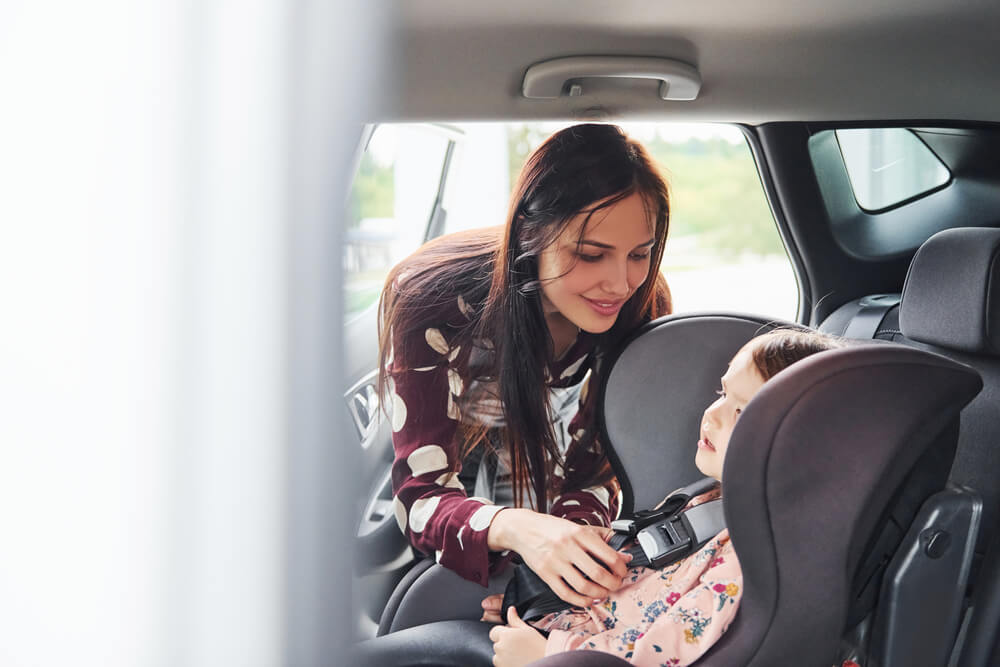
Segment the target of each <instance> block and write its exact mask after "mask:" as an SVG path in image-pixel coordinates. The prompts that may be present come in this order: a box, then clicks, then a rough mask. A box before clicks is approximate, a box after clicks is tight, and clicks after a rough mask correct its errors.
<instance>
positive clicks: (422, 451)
mask: <svg viewBox="0 0 1000 667" xmlns="http://www.w3.org/2000/svg"><path fill="white" fill-rule="evenodd" d="M406 463H407V465H409V466H410V470H411V472H412V474H413V476H414V477H418V476H420V475H426V474H427V473H429V472H437V471H438V470H444V469H445V468H447V467H448V455H447V454H445V453H444V450H443V449H441V447H440V445H424V446H423V447H420V448H418V449H415V450H413V452H412V453H411V454H410V455H409V456H407V457H406Z"/></svg>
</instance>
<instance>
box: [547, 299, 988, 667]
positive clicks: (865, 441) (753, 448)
mask: <svg viewBox="0 0 1000 667" xmlns="http://www.w3.org/2000/svg"><path fill="white" fill-rule="evenodd" d="M762 325H766V322H765V321H764V320H760V319H756V318H752V317H748V316H731V315H722V316H684V317H671V318H665V319H664V320H660V321H658V322H656V323H653V324H652V325H651V326H650V327H649V328H647V330H646V331H644V332H643V333H642V335H641V336H640V337H639V338H637V339H636V340H635V341H633V342H632V343H631V344H630V345H629V346H627V347H626V349H625V350H624V351H623V352H622V354H621V356H620V358H619V359H618V360H617V361H616V363H615V366H614V369H613V371H612V373H611V375H610V376H609V379H608V384H607V387H606V389H605V394H604V396H603V397H602V398H603V409H604V411H605V435H606V437H607V442H608V443H610V449H611V450H612V451H611V452H610V453H609V455H611V456H612V459H613V461H614V463H615V465H616V468H617V469H618V471H619V478H620V479H622V478H625V479H629V480H631V482H632V483H631V485H630V486H631V487H632V488H633V489H636V490H635V491H634V496H635V499H636V500H635V506H636V507H642V506H648V505H650V504H651V503H650V502H649V500H648V498H655V500H659V496H662V494H663V493H664V491H667V490H670V489H671V488H673V487H676V486H680V485H681V483H678V481H679V480H682V479H691V477H692V473H691V472H690V469H688V468H687V467H686V466H688V465H693V464H690V463H689V462H691V461H692V459H693V457H694V453H695V447H694V440H695V437H696V434H697V432H698V420H699V419H700V415H701V411H702V410H703V409H704V407H705V406H706V405H707V404H708V403H709V402H711V400H712V399H713V396H712V391H713V390H714V389H715V388H717V383H718V377H719V376H720V375H721V374H722V373H723V372H724V370H725V366H726V363H727V362H728V360H729V358H730V357H731V356H732V354H733V353H735V351H736V350H737V349H738V348H739V347H740V346H741V345H742V344H743V343H744V342H746V340H748V339H749V338H750V337H752V336H753V335H755V334H757V333H758V332H760V331H762V330H766V329H767V328H768V327H767V326H763V328H762ZM653 359H656V360H657V361H656V362H655V363H653V362H652V361H651V360H653ZM713 366H714V372H713V370H712V368H713ZM618 372H621V376H620V377H616V373H618ZM633 373H638V374H639V377H640V378H641V380H640V381H637V382H632V383H630V382H627V381H626V380H627V378H628V377H629V376H630V375H631V374H633ZM678 378H680V379H681V381H678ZM672 384H673V385H677V386H675V387H671V385H672ZM980 386H981V383H980V380H979V378H978V376H977V375H976V374H975V372H974V371H972V370H971V369H968V368H966V367H964V366H960V365H958V364H955V363H953V362H951V361H950V360H948V359H946V358H943V357H939V356H937V355H932V354H927V353H924V352H920V351H918V350H914V349H910V348H906V347H902V346H897V345H885V344H878V345H874V344H873V345H863V346H862V345H859V346H857V347H851V348H846V349H842V350H835V351H830V352H826V353H822V354H819V355H815V356H814V357H812V358H810V359H807V360H805V361H803V362H802V363H800V364H797V365H796V366H795V367H794V368H792V369H789V370H788V371H785V372H784V373H782V374H780V375H779V376H778V377H776V378H775V379H774V380H773V381H772V382H770V383H768V384H767V385H765V387H764V389H763V390H762V391H761V392H760V394H759V395H758V396H757V397H756V398H755V399H754V400H753V401H752V402H751V403H750V405H748V406H747V409H746V410H745V411H744V413H743V415H742V417H741V418H740V422H739V424H738V425H737V428H736V431H735V432H734V433H733V436H732V441H731V444H730V449H729V456H728V458H727V462H726V470H727V471H729V470H733V471H739V472H734V473H733V474H728V472H727V473H726V474H724V485H723V496H724V498H725V503H726V515H727V523H728V525H729V526H730V530H731V533H732V537H733V544H734V546H735V547H736V550H737V552H738V553H739V554H740V561H741V563H742V565H743V569H744V590H745V595H746V597H745V598H744V601H743V603H742V604H743V607H742V608H741V611H740V614H739V615H738V617H737V619H736V621H735V622H734V624H733V626H732V628H731V629H730V631H729V633H727V635H726V636H725V637H723V639H722V641H721V642H720V643H719V644H718V645H717V646H716V647H714V648H713V649H712V650H711V651H710V652H709V653H708V654H707V655H706V656H705V657H704V658H703V659H702V660H701V661H699V663H698V664H699V666H701V665H706V666H707V665H712V666H723V665H726V666H731V665H754V666H758V665H759V666H765V665H775V664H796V665H810V664H816V665H821V664H827V665H828V664H830V663H829V661H830V660H831V659H832V656H833V653H834V651H835V648H836V645H837V642H838V641H839V639H840V637H841V634H842V632H843V631H844V629H845V625H846V623H847V619H848V613H849V611H850V607H849V604H848V600H849V598H851V597H852V596H854V595H856V594H857V593H858V583H857V582H856V581H855V577H856V576H857V575H858V574H859V572H858V570H859V566H860V565H861V563H862V556H863V555H864V554H865V552H866V548H867V547H869V546H870V545H869V539H870V538H871V537H872V536H873V535H874V534H875V531H876V528H877V524H879V522H880V520H881V519H882V518H883V512H884V511H885V510H886V509H887V508H888V507H889V505H890V501H892V500H893V499H894V494H895V493H896V492H897V490H898V488H899V487H900V486H901V485H902V483H903V481H904V478H906V477H907V475H908V474H909V473H910V471H911V469H912V468H914V466H915V464H916V463H917V461H918V460H921V465H922V468H923V469H925V470H928V471H930V475H931V477H930V478H929V479H926V480H924V482H923V484H924V485H923V487H922V488H921V492H922V493H923V495H922V498H923V497H927V496H928V495H930V494H931V493H932V492H933V491H934V490H936V489H940V488H941V487H943V485H944V483H945V480H946V476H947V471H948V467H949V464H950V461H951V457H952V455H953V454H954V447H955V436H956V429H955V428H954V423H955V419H956V418H957V415H958V413H959V411H960V410H961V408H962V407H963V406H964V405H965V404H966V403H967V402H968V401H969V400H970V399H971V398H972V397H973V396H974V395H975V393H976V392H977V391H978V390H979V387H980ZM873 406H878V408H877V410H876V409H873ZM638 414H642V415H643V419H641V420H640V419H636V415H638ZM647 420H651V421H652V422H653V425H652V426H650V425H648V424H647V425H643V424H636V422H645V421H647ZM672 420H677V421H678V423H674V422H673V421H672ZM661 429H662V431H663V436H662V437H657V433H658V431H659V430H661ZM692 434H695V435H692ZM685 436H686V437H685ZM922 457H923V458H922ZM678 468H680V469H682V470H681V472H677V469H678ZM694 475H695V476H696V475H697V473H694ZM663 479H666V480H667V482H666V483H665V484H664V483H662V482H661V483H657V482H656V480H663ZM637 480H644V481H637ZM646 486H651V487H653V488H652V489H649V490H647V489H646V488H645V487H646ZM638 489H641V490H638ZM626 500H627V499H626ZM859 581H863V578H859ZM876 589H877V587H876ZM539 664H547V663H539Z"/></svg>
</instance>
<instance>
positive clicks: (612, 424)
mask: <svg viewBox="0 0 1000 667" xmlns="http://www.w3.org/2000/svg"><path fill="white" fill-rule="evenodd" d="M775 326H791V327H794V326H797V325H794V324H790V323H787V322H778V321H776V320H768V319H764V318H760V317H757V316H753V315H741V314H735V313H726V314H690V315H687V314H686V315H674V316H671V317H666V318H663V319H660V320H657V321H656V322H652V323H650V324H649V325H647V326H646V327H645V328H644V329H642V330H641V331H640V332H639V333H638V334H637V336H636V337H635V338H634V339H633V340H632V341H631V342H630V343H629V344H628V345H627V346H626V348H625V352H623V353H622V354H621V355H620V356H619V358H618V359H613V360H611V361H612V363H613V364H614V365H613V366H612V369H611V372H610V373H609V374H608V379H607V381H606V383H605V385H604V387H602V389H601V391H602V392H603V395H602V396H601V401H600V405H601V411H600V414H601V416H602V423H601V428H602V430H603V436H604V437H603V441H604V442H609V443H612V445H613V446H612V447H611V448H610V451H608V457H609V458H611V460H612V466H613V467H614V468H615V469H616V470H619V471H627V475H624V476H623V475H619V481H621V483H622V514H627V513H629V512H631V511H633V510H640V509H647V508H650V507H653V506H654V505H655V504H656V503H658V502H660V501H661V500H663V497H664V496H665V495H666V494H667V493H668V492H670V491H673V490H674V489H678V488H680V487H682V486H685V485H687V484H690V483H691V482H692V481H693V480H696V479H698V478H700V477H702V474H701V473H700V472H698V469H697V468H696V467H695V465H694V452H695V444H696V443H697V442H698V431H699V426H700V424H701V414H702V411H704V409H705V406H707V405H709V404H710V403H711V402H712V401H714V400H715V398H716V396H715V392H716V390H717V389H719V386H720V384H719V379H720V378H721V377H722V374H723V373H725V371H726V364H728V363H729V360H730V359H731V358H732V357H733V355H734V354H736V351H737V350H739V349H740V347H742V345H743V344H744V343H746V342H747V341H748V340H749V339H750V338H752V337H753V336H755V335H758V334H760V333H763V332H765V331H770V330H771V329H773V328H774V327H775ZM650 454H653V456H655V457H656V458H657V459H658V460H659V461H664V462H669V465H652V466H650V465H646V461H647V459H648V457H649V456H650Z"/></svg>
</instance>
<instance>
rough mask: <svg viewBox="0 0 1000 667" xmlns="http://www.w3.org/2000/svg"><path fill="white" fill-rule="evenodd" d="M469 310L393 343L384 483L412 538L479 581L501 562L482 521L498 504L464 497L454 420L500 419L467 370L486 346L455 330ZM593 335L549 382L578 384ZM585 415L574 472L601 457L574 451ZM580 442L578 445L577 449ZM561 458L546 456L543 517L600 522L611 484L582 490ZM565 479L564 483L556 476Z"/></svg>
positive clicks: (485, 389) (608, 510) (613, 491)
mask: <svg viewBox="0 0 1000 667" xmlns="http://www.w3.org/2000/svg"><path fill="white" fill-rule="evenodd" d="M474 317H475V313H474V312H473V311H472V309H471V308H469V307H468V306H467V305H466V303H465V301H464V300H463V299H462V298H461V297H459V298H458V299H457V301H456V303H455V304H454V309H453V310H452V309H445V311H443V312H442V313H441V317H440V318H438V319H439V320H440V324H439V326H430V327H427V328H426V329H425V330H424V332H423V340H412V338H419V337H416V336H414V337H411V340H406V341H399V340H394V349H393V351H394V353H395V358H394V359H391V360H390V362H389V375H390V378H391V383H390V399H391V401H392V406H391V415H392V430H393V446H394V448H395V461H394V463H393V467H392V484H393V493H394V507H395V513H396V520H397V521H398V522H399V527H400V529H401V530H402V531H403V533H404V534H405V535H406V536H407V537H408V538H409V541H410V544H412V545H413V546H414V547H415V548H416V549H418V550H420V551H423V552H425V553H434V554H435V555H436V558H437V561H438V562H439V563H440V564H441V565H443V566H445V567H447V568H448V569H450V570H454V571H455V572H456V573H457V574H459V575H460V576H462V577H464V578H466V579H470V580H472V581H477V582H479V583H481V584H483V585H486V583H487V580H488V577H489V575H490V574H491V573H493V572H495V571H497V570H498V569H500V568H501V567H502V566H503V565H504V564H505V563H506V561H507V560H508V558H507V554H506V553H503V554H500V553H496V552H491V551H490V550H489V549H488V547H487V545H486V535H487V532H488V528H489V526H490V522H491V521H492V520H493V517H494V516H496V514H497V513H498V512H500V511H501V510H503V509H504V507H503V506H500V505H495V504H493V502H492V501H491V500H488V499H486V498H476V497H469V496H467V495H466V492H465V488H464V487H463V485H462V483H461V482H460V481H459V479H458V473H459V471H460V470H461V467H462V466H461V461H460V458H459V455H460V449H461V447H460V443H459V442H458V434H459V432H460V431H459V428H458V427H459V423H460V422H462V421H465V422H469V423H471V422H479V423H482V422H485V423H487V424H491V422H492V424H491V425H499V424H500V423H502V422H499V423H498V422H496V421H495V420H497V419H500V417H501V415H502V412H501V407H500V403H499V399H498V398H497V397H496V395H495V383H492V385H491V383H489V382H488V381H483V380H482V379H478V378H477V374H476V373H474V372H473V371H472V370H471V369H473V368H478V367H479V363H477V359H478V360H479V362H480V363H481V362H482V361H483V360H484V359H488V358H490V357H491V355H492V349H493V345H492V343H491V342H490V341H487V340H476V341H474V342H473V343H472V344H471V347H472V349H471V350H466V351H465V352H464V353H463V351H462V349H461V346H460V345H457V344H453V343H452V342H451V341H452V340H457V339H458V331H459V329H460V328H465V327H467V326H469V325H470V323H472V320H473V319H474ZM594 342H595V337H594V336H592V335H590V334H586V333H581V334H580V335H579V336H578V337H577V340H576V342H575V343H574V344H573V345H572V346H571V347H570V349H569V350H567V352H566V353H565V354H563V356H562V358H560V359H559V360H557V361H555V362H552V363H551V364H550V365H549V367H548V369H547V370H548V373H547V377H549V378H552V379H551V381H550V382H549V386H550V387H569V386H572V385H575V384H577V383H579V382H581V381H582V380H583V378H584V377H585V376H586V374H587V372H588V371H589V370H590V368H591V365H592V363H593V356H594ZM592 417H593V416H592V415H587V414H582V413H581V412H578V413H577V415H576V416H575V417H574V418H573V420H572V421H571V422H570V427H569V432H570V434H571V437H570V442H569V444H568V447H567V451H566V453H571V452H572V453H573V455H574V461H575V462H577V463H579V462H580V461H589V464H588V465H582V466H581V465H577V466H576V468H575V469H578V470H584V469H590V470H593V469H596V466H597V465H598V464H599V463H600V461H601V460H603V457H604V454H603V452H601V451H599V449H600V448H599V446H596V445H595V446H593V447H592V449H591V450H589V451H586V452H584V451H579V452H577V451H575V450H574V448H575V447H577V446H578V443H579V442H580V441H581V439H583V438H584V436H585V435H586V434H587V429H592V428H594V420H593V418H592ZM579 446H581V447H582V445H579ZM564 462H565V456H564V457H563V459H562V460H559V461H547V462H546V465H547V470H549V471H550V478H559V479H552V481H553V483H554V485H556V486H558V488H560V489H562V493H561V495H559V496H557V497H556V498H554V499H553V501H552V503H551V506H550V507H549V510H548V511H549V513H550V514H552V515H553V516H559V517H564V518H566V519H569V520H571V521H575V522H577V523H585V524H591V525H601V526H607V525H609V524H610V522H611V520H612V519H613V518H614V517H615V516H617V513H618V498H617V494H618V490H617V487H612V486H606V487H596V488H580V487H581V486H582V485H581V484H577V483H575V480H574V479H573V472H572V471H570V472H568V473H564V472H563V464H564ZM564 476H565V479H564Z"/></svg>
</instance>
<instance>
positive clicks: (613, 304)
mask: <svg viewBox="0 0 1000 667" xmlns="http://www.w3.org/2000/svg"><path fill="white" fill-rule="evenodd" d="M583 298H584V300H585V301H586V302H587V303H588V304H590V307H591V308H593V309H594V310H595V311H596V312H597V314H598V315H603V316H604V317H610V316H611V315H617V314H618V311H619V310H621V309H622V305H623V304H624V303H625V301H624V300H620V301H614V300H607V301H605V300H602V299H590V298H588V297H583Z"/></svg>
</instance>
